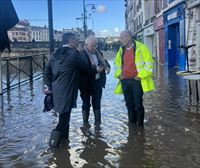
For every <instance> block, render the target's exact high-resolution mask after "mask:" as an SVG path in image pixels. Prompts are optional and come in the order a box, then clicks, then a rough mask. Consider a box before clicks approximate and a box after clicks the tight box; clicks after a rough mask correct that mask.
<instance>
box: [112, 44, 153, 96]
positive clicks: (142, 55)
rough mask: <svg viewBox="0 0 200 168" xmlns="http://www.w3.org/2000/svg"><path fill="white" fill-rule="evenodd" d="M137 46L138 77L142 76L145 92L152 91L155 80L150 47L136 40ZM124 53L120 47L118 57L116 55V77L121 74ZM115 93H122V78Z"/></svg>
mask: <svg viewBox="0 0 200 168" xmlns="http://www.w3.org/2000/svg"><path fill="white" fill-rule="evenodd" d="M135 44H136V47H135V65H136V69H137V72H138V74H137V77H139V78H141V84H142V89H143V92H148V91H152V90H154V89H155V86H154V82H153V79H152V74H153V62H154V60H153V58H152V56H151V54H150V52H149V50H148V48H147V47H146V46H145V45H144V44H142V43H140V42H138V41H135ZM122 53H123V49H122V47H120V49H119V50H118V52H117V54H116V57H115V62H114V63H115V75H114V77H115V78H118V76H119V75H120V74H121V71H122V70H121V67H122ZM114 93H115V94H122V93H123V92H122V86H121V82H120V80H119V81H118V84H117V86H116V88H115V90H114Z"/></svg>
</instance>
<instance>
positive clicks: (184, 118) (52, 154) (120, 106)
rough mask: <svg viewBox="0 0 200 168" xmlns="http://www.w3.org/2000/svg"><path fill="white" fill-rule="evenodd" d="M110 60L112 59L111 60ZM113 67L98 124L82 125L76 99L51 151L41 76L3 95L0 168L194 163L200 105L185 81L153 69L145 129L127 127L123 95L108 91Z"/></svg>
mask: <svg viewBox="0 0 200 168" xmlns="http://www.w3.org/2000/svg"><path fill="white" fill-rule="evenodd" d="M110 62H111V64H112V60H110ZM113 71H114V68H112V71H111V74H110V75H108V80H107V87H106V89H105V90H104V93H103V98H102V121H103V122H102V125H101V127H100V128H95V127H94V125H93V122H94V119H93V114H92V111H91V116H90V123H91V127H88V128H86V127H83V126H82V116H81V108H80V107H81V101H80V98H79V99H78V108H77V109H74V110H73V112H72V116H71V126H70V143H69V145H67V144H65V143H63V144H61V146H60V147H59V148H58V149H54V150H51V149H50V148H49V146H48V140H49V135H50V132H51V130H52V129H53V128H54V127H55V125H56V123H57V117H55V116H54V114H52V113H50V112H49V113H48V112H47V113H43V112H42V109H43V94H42V91H41V87H42V81H41V80H36V81H34V84H33V85H29V84H25V85H23V86H21V87H20V88H16V89H14V90H12V91H11V92H10V93H5V94H4V97H3V98H4V110H3V111H1V113H0V127H1V136H0V138H1V139H0V167H2V168H43V167H50V168H54V167H58V168H70V167H73V168H81V167H84V168H100V167H105V168H118V167H119V168H199V167H200V112H199V111H200V110H199V109H200V104H199V103H197V102H196V99H195V97H193V98H192V100H191V101H190V100H189V96H188V84H187V81H185V80H183V79H182V78H180V77H177V76H176V75H175V71H174V70H173V69H172V70H169V71H168V70H167V69H163V68H162V67H158V68H157V69H156V70H155V77H156V80H155V81H156V85H157V90H156V91H154V92H152V93H147V94H145V95H144V105H145V109H146V116H145V119H146V123H145V127H144V130H141V129H139V128H129V127H128V125H127V112H126V108H125V105H124V101H123V97H122V96H116V95H114V94H113V89H114V85H115V83H116V81H115V80H114V79H113V73H114V72H113Z"/></svg>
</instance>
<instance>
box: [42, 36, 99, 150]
mask: <svg viewBox="0 0 200 168" xmlns="http://www.w3.org/2000/svg"><path fill="white" fill-rule="evenodd" d="M62 42H63V46H62V47H61V48H58V49H57V50H56V51H55V52H54V53H53V54H52V56H51V58H50V60H49V62H48V64H47V66H46V67H45V71H44V82H45V83H46V85H47V86H48V90H50V91H52V94H53V103H54V110H55V111H56V112H58V113H59V122H58V124H57V126H56V128H55V129H53V131H52V133H51V138H50V143H49V145H50V146H51V147H57V146H58V145H59V143H60V141H61V139H62V138H64V139H68V136H69V121H70V114H71V109H72V108H73V107H75V106H76V99H77V95H78V75H79V71H84V72H86V73H92V72H93V73H96V67H94V68H88V65H87V64H86V62H85V61H84V59H82V58H81V57H80V54H79V52H78V51H77V50H76V48H77V46H78V40H77V39H76V35H75V34H73V33H65V34H64V35H63V37H62ZM47 93H49V91H47Z"/></svg>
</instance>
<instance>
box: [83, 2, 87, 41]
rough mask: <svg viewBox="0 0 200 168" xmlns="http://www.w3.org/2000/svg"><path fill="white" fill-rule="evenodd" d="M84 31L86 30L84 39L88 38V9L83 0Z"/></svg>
mask: <svg viewBox="0 0 200 168" xmlns="http://www.w3.org/2000/svg"><path fill="white" fill-rule="evenodd" d="M83 30H84V38H85V39H86V37H87V26H86V7H85V0H83Z"/></svg>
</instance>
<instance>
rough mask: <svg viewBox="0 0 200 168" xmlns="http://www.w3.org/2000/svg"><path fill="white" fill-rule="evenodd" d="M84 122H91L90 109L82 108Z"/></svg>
mask: <svg viewBox="0 0 200 168" xmlns="http://www.w3.org/2000/svg"><path fill="white" fill-rule="evenodd" d="M82 116H83V124H89V121H88V119H89V110H82Z"/></svg>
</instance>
